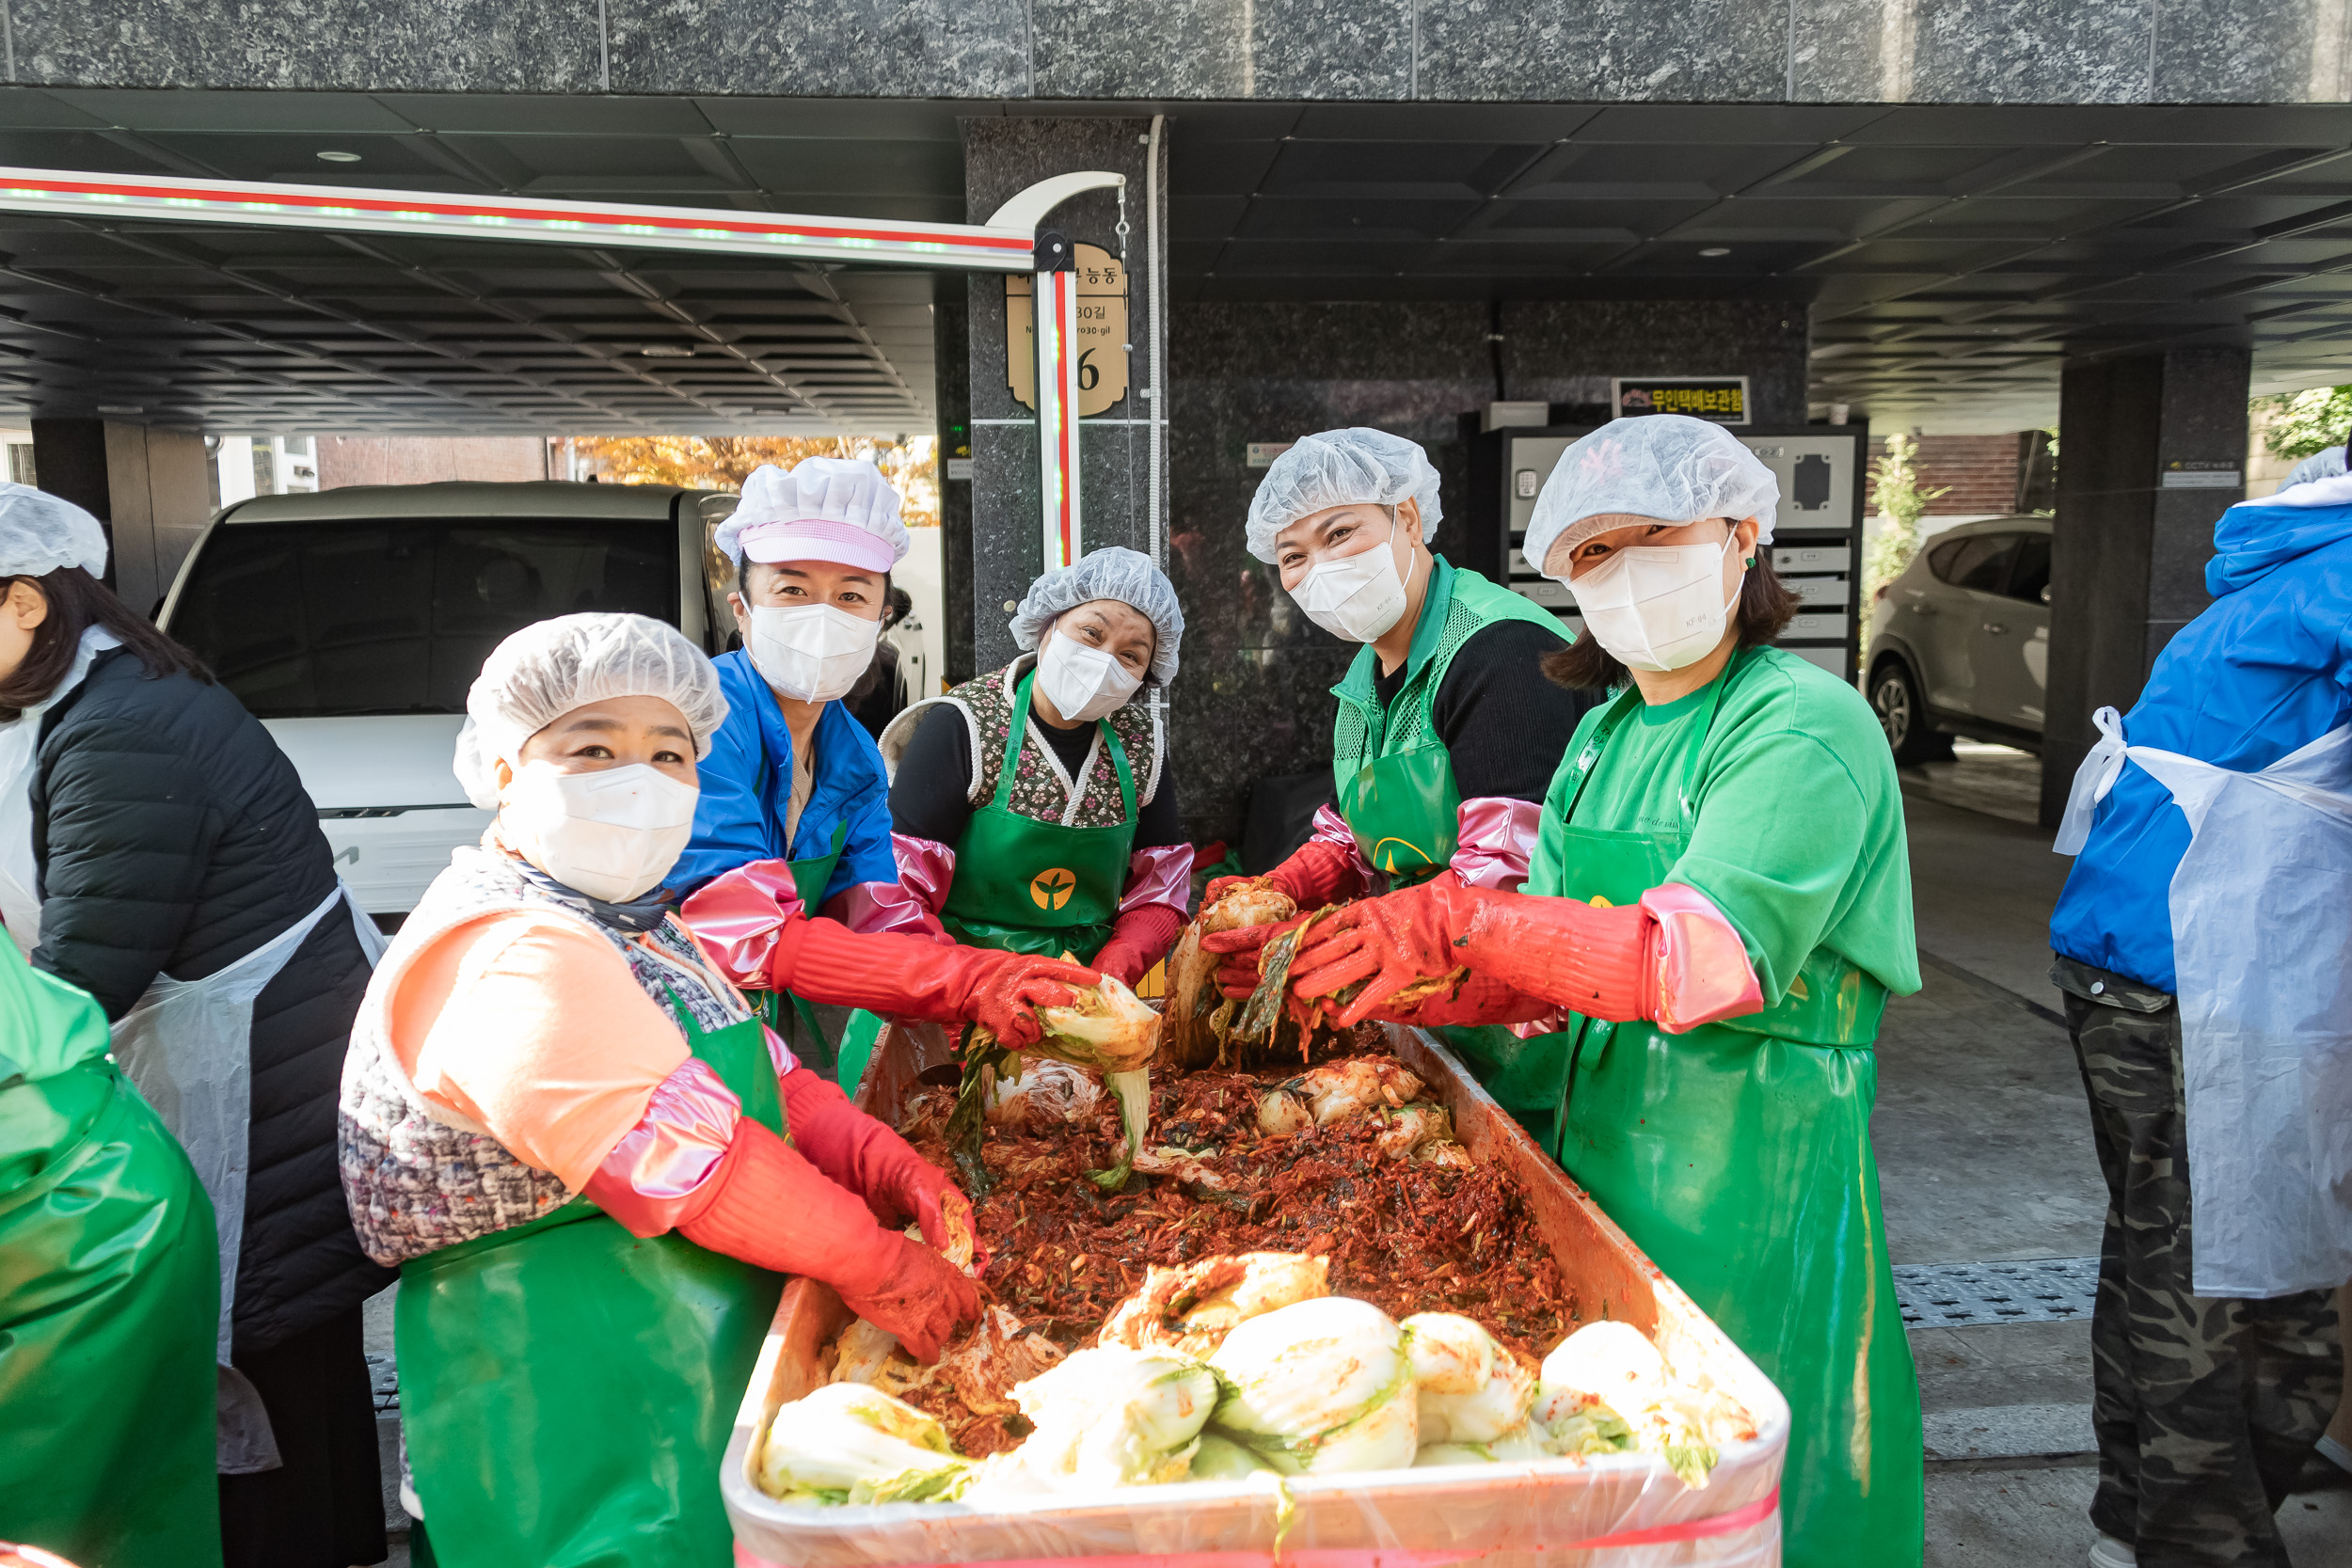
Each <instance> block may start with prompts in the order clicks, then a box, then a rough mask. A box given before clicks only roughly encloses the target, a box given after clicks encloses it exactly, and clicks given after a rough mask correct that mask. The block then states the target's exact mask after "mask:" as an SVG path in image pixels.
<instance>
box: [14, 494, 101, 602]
mask: <svg viewBox="0 0 2352 1568" xmlns="http://www.w3.org/2000/svg"><path fill="white" fill-rule="evenodd" d="M60 566H79V567H80V568H82V570H84V571H85V572H87V573H88V574H89V575H90V576H92V577H98V576H100V575H101V574H103V572H104V571H105V570H106V531H105V530H104V529H103V528H100V527H99V526H98V519H97V518H95V517H93V516H91V515H89V514H88V513H87V512H85V511H83V510H82V509H81V508H80V507H78V506H76V505H74V504H73V503H72V501H70V500H61V499H58V498H57V497H56V496H53V495H51V494H49V492H48V491H46V490H36V489H34V488H33V487H32V486H31V485H29V484H8V483H0V578H45V577H47V576H48V575H49V574H50V573H52V572H54V571H56V570H57V568H59V567H60Z"/></svg>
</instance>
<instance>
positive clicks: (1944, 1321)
mask: <svg viewBox="0 0 2352 1568" xmlns="http://www.w3.org/2000/svg"><path fill="white" fill-rule="evenodd" d="M2098 1288H2099V1259H2096V1258H2028V1259H2021V1260H2019V1261H2016V1262H2009V1263H1899V1264H1897V1265H1896V1268H1895V1295H1896V1298H1897V1299H1898V1300H1899V1301H1900V1302H1901V1303H1902V1309H1903V1326H1904V1327H1906V1328H1976V1327H1981V1326H1982V1325H1984V1324H1986V1323H2064V1322H2067V1321H2069V1320H2072V1319H2076V1318H2081V1319H2088V1318H2090V1303H2091V1297H2092V1296H2093V1295H2094V1294H2096V1293H2097V1291H2098Z"/></svg>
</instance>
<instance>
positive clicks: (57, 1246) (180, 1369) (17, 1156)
mask: <svg viewBox="0 0 2352 1568" xmlns="http://www.w3.org/2000/svg"><path fill="white" fill-rule="evenodd" d="M110 1044H111V1041H110V1039H109V1037H108V1036H107V1033H106V1015H105V1014H104V1013H103V1011H101V1010H100V1008H99V1006H98V1004H97V1002H96V1001H95V1000H93V999H92V998H91V997H90V995H89V993H88V992H87V991H84V990H78V989H76V988H75V987H72V986H70V985H68V984H66V983H65V982H64V981H63V980H60V979H57V978H56V976H54V975H50V974H40V973H39V972H38V971H36V970H34V969H33V968H32V967H31V966H30V965H28V964H27V963H25V961H24V955H23V954H21V953H19V952H18V951H17V950H16V943H15V942H10V941H8V939H7V938H6V936H5V935H0V1433H6V1437H5V1438H0V1536H5V1537H7V1538H8V1539H9V1540H11V1541H17V1542H21V1543H23V1544H26V1545H32V1546H41V1547H45V1548H47V1549H48V1550H50V1551H53V1552H56V1553H57V1554H59V1555H60V1556H62V1557H65V1558H68V1559H70V1560H72V1561H75V1562H82V1563H90V1564H102V1563H103V1565H104V1568H206V1565H207V1564H213V1565H217V1564H218V1563H219V1561H220V1519H219V1506H220V1491H219V1486H218V1484H217V1483H216V1481H215V1477H214V1464H215V1419H214V1417H215V1375H214V1371H213V1355H214V1345H215V1325H216V1322H217V1319H218V1315H219V1310H220V1274H219V1266H220V1265H219V1259H220V1247H219V1243H218V1241H217V1239H216V1238H215V1235H214V1231H213V1206H212V1205H211V1204H210V1203H209V1202H207V1201H206V1200H205V1197H204V1189H203V1188H202V1187H200V1186H199V1185H198V1184H197V1180H196V1172H195V1170H194V1169H193V1168H191V1167H190V1165H189V1164H188V1157H187V1155H186V1154H185V1153H183V1151H182V1150H181V1148H180V1145H179V1144H178V1143H177V1142H176V1141H174V1140H173V1138H172V1136H171V1134H170V1133H169V1132H166V1131H165V1130H164V1124H163V1122H162V1120H161V1119H160V1118H158V1117H157V1116H156V1115H155V1113H154V1112H153V1111H151V1110H150V1109H149V1108H148V1104H147V1101H144V1100H142V1099H140V1098H139V1093H138V1091H137V1090H136V1089H135V1088H133V1087H132V1086H131V1084H130V1080H128V1079H127V1078H125V1077H123V1075H122V1073H121V1071H120V1070H119V1069H117V1068H116V1066H115V1065H114V1060H113V1058H112V1057H110V1056H109V1055H108V1054H107V1048H108V1046H109V1045H110Z"/></svg>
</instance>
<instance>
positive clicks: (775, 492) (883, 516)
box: [711, 457, 914, 572]
mask: <svg viewBox="0 0 2352 1568" xmlns="http://www.w3.org/2000/svg"><path fill="white" fill-rule="evenodd" d="M898 505H899V501H898V491H897V490H895V489H893V488H891V484H890V482H889V481H888V480H886V479H884V478H883V477H882V470H881V469H880V468H878V467H875V466H874V462H873V460H872V459H871V458H866V457H803V458H802V459H801V460H800V461H799V462H798V463H795V464H793V465H792V467H791V468H790V469H789V470H787V469H784V468H779V467H776V466H775V465H774V464H773V463H763V464H761V465H760V466H759V467H756V468H754V469H753V470H752V473H751V477H750V478H749V479H746V480H745V481H744V482H743V499H742V500H741V501H740V502H739V503H738V504H737V506H736V508H735V511H734V513H733V515H730V516H729V517H728V518H727V520H726V521H725V522H723V523H721V524H720V525H719V531H718V532H717V534H715V535H714V536H713V537H712V540H711V543H712V544H714V545H716V546H718V547H719V548H720V549H721V550H722V551H723V552H724V553H725V555H726V558H727V559H728V560H729V561H732V562H737V563H740V562H742V559H743V556H744V552H745V550H746V549H747V548H748V549H749V550H750V553H751V558H752V559H753V560H754V561H764V562H778V561H831V562H838V563H840V564H842V565H847V566H860V567H864V568H866V570H868V571H878V572H887V571H889V570H890V569H891V568H892V567H894V566H896V565H898V562H901V561H904V560H905V559H906V555H907V551H908V550H910V549H912V548H913V547H914V539H913V537H912V536H910V535H909V534H908V532H907V530H906V525H905V524H904V523H902V522H900V521H899V520H898ZM747 530H748V531H750V532H751V538H750V539H749V540H746V539H745V538H744V533H745V531H747Z"/></svg>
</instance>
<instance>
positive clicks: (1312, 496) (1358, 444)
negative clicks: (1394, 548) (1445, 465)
mask: <svg viewBox="0 0 2352 1568" xmlns="http://www.w3.org/2000/svg"><path fill="white" fill-rule="evenodd" d="M1406 499H1410V500H1412V501H1413V502H1414V504H1415V505H1416V506H1417V507H1418V508H1419V509H1420V512H1421V539H1422V544H1424V545H1425V544H1427V543H1428V542H1429V541H1430V540H1432V539H1434V538H1435V537H1437V533H1438V516H1439V515H1440V510H1441V509H1440V508H1439V507H1438V470H1437V469H1436V468H1435V467H1431V465H1430V462H1429V454H1428V453H1427V452H1425V451H1422V450H1421V443H1420V442H1418V441H1408V440H1406V438H1405V437H1404V436H1391V435H1390V434H1389V433H1388V432H1387V431H1385V430H1374V429H1372V428H1370V427H1369V426H1365V425H1357V426H1354V427H1352V428H1350V429H1347V430H1327V431H1324V432H1322V433H1321V434H1320V435H1315V436H1300V437H1299V438H1298V439H1297V440H1296V441H1295V442H1293V443H1292V444H1291V447H1290V450H1289V451H1285V452H1283V453H1282V454H1281V455H1280V456H1279V457H1277V458H1276V459H1275V460H1274V463H1273V466H1272V467H1269V468H1267V469H1266V471H1265V478H1263V479H1262V480H1260V481H1259V482H1258V493H1257V494H1256V495H1255V496H1253V497H1251V498H1250V500H1249V521H1248V525H1247V526H1248V545H1249V553H1250V554H1251V555H1254V556H1256V557H1257V558H1258V559H1259V560H1260V561H1268V562H1270V561H1272V560H1273V559H1274V536H1275V535H1276V534H1278V533H1279V532H1281V531H1283V530H1284V529H1286V528H1288V527H1290V526H1291V525H1292V524H1293V523H1295V522H1296V521H1298V519H1299V518H1301V517H1309V516H1312V515H1314V514H1316V513H1318V512H1327V511H1329V510H1330V509H1331V508H1332V507H1335V506H1357V505H1367V506H1395V505H1396V504H1397V503H1398V502H1400V501H1403V500H1406Z"/></svg>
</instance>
